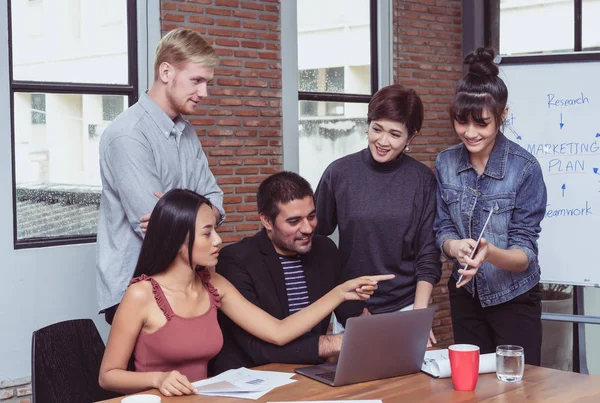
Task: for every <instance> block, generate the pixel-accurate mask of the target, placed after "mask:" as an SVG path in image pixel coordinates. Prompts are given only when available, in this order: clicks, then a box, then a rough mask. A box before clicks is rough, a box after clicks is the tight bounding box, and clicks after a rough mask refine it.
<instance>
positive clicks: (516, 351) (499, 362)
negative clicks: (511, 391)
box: [496, 345, 525, 382]
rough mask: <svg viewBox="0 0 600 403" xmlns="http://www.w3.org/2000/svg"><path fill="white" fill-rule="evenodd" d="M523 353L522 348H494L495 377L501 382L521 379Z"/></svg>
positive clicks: (523, 364)
mask: <svg viewBox="0 0 600 403" xmlns="http://www.w3.org/2000/svg"><path fill="white" fill-rule="evenodd" d="M524 369H525V353H524V352H523V347H520V346H511V345H504V346H498V347H496V376H497V377H498V379H499V380H501V381H503V382H518V381H520V380H521V379H523V371H524Z"/></svg>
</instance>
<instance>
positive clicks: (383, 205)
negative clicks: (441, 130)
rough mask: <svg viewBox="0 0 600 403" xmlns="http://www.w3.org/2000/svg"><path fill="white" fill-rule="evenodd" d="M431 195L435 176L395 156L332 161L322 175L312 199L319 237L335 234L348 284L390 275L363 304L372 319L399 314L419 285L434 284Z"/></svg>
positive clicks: (364, 154) (437, 267)
mask: <svg viewBox="0 0 600 403" xmlns="http://www.w3.org/2000/svg"><path fill="white" fill-rule="evenodd" d="M435 191H436V182H435V177H434V175H433V173H432V172H431V170H430V169H429V168H428V167H427V166H425V165H424V164H422V163H421V162H418V161H417V160H415V159H414V158H412V157H410V156H408V155H405V154H401V155H400V157H398V158H397V159H395V160H394V161H390V162H387V163H379V162H377V161H375V160H374V159H373V157H372V156H371V153H370V151H369V149H368V148H366V149H364V150H362V151H360V152H358V153H355V154H350V155H348V156H345V157H343V158H340V159H338V160H336V161H334V162H333V163H331V165H329V167H328V168H327V169H326V170H325V172H324V173H323V176H322V177H321V181H320V182H319V185H318V186H317V190H316V193H315V200H316V208H317V219H318V226H317V233H318V234H321V235H331V234H332V233H333V232H334V231H335V228H336V227H339V249H340V253H341V257H342V264H343V265H344V269H345V270H346V272H347V274H348V276H350V278H354V277H358V276H363V275H369V274H389V273H393V274H395V275H396V277H395V278H394V279H393V280H389V281H384V282H381V283H379V288H378V290H377V291H376V293H375V294H374V295H373V296H372V297H371V299H369V300H368V301H367V304H368V306H369V310H370V311H371V312H372V313H384V312H392V311H395V310H398V309H401V308H404V307H405V306H408V305H410V304H412V303H414V299H415V290H416V286H417V282H418V281H427V282H429V283H431V284H435V283H437V282H438V281H439V280H440V277H441V266H442V265H441V262H440V250H439V249H438V247H437V246H436V243H435V234H434V231H433V221H434V218H435V213H436V200H435ZM323 269H326V268H323Z"/></svg>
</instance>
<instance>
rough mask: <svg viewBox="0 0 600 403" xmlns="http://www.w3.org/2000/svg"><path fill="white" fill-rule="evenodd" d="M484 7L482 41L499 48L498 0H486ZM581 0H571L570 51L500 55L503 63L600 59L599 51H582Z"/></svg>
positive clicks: (486, 44)
mask: <svg viewBox="0 0 600 403" xmlns="http://www.w3.org/2000/svg"><path fill="white" fill-rule="evenodd" d="M483 8H484V11H483V12H484V25H485V28H484V43H485V46H490V47H492V48H494V49H497V50H499V49H500V29H501V27H500V0H488V1H485V2H484V4H483ZM582 13H583V0H573V18H574V36H573V40H574V43H573V51H572V52H555V53H536V54H529V55H500V57H501V58H502V63H503V64H523V63H529V64H531V63H561V62H579V61H594V60H600V51H583V20H582Z"/></svg>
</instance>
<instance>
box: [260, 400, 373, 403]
mask: <svg viewBox="0 0 600 403" xmlns="http://www.w3.org/2000/svg"><path fill="white" fill-rule="evenodd" d="M267 403H383V402H382V401H381V400H303V401H291V402H267Z"/></svg>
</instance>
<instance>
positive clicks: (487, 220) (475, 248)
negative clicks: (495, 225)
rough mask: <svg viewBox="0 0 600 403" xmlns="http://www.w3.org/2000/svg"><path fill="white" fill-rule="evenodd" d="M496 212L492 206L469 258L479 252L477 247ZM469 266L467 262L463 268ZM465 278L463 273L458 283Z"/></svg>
mask: <svg viewBox="0 0 600 403" xmlns="http://www.w3.org/2000/svg"><path fill="white" fill-rule="evenodd" d="M493 213H494V209H493V208H491V209H490V214H488V217H487V219H486V220H485V224H483V228H482V229H481V233H480V234H479V238H477V242H475V247H474V248H473V250H472V251H471V256H469V259H473V256H475V253H476V252H477V248H479V243H480V242H481V238H483V232H484V231H485V227H487V225H488V223H489V222H490V218H492V214H493ZM468 268H469V265H468V264H465V267H463V270H467V269H468ZM462 279H463V275H462V274H461V275H460V276H458V281H457V282H456V283H457V284H458V283H460V282H461V281H462Z"/></svg>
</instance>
